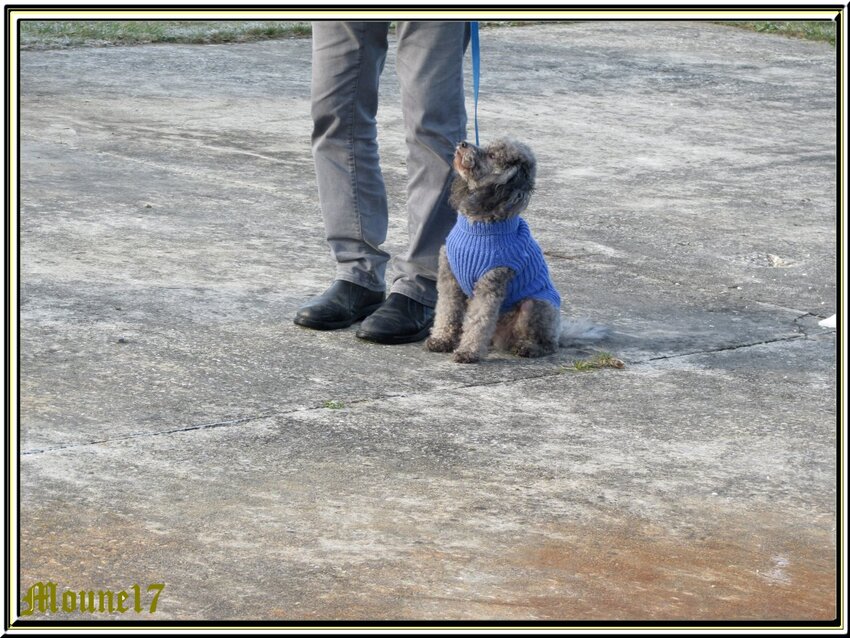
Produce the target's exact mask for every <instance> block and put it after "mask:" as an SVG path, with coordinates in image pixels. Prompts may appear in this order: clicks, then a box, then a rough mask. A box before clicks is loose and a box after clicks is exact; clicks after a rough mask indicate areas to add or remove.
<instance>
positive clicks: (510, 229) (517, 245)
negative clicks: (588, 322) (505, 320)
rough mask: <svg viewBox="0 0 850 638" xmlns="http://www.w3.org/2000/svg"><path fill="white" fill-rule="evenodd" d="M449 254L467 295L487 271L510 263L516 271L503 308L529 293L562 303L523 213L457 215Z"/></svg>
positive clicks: (552, 302)
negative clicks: (488, 217)
mask: <svg viewBox="0 0 850 638" xmlns="http://www.w3.org/2000/svg"><path fill="white" fill-rule="evenodd" d="M446 256H447V257H448V259H449V265H450V266H451V269H452V273H453V274H454V276H455V279H457V281H458V283H459V284H460V287H461V289H462V290H463V292H464V293H465V294H466V296H467V297H471V296H472V293H473V290H474V289H475V283H476V282H477V281H478V279H480V278H481V276H482V275H484V273H486V272H488V271H490V270H493V269H494V268H499V267H502V266H507V267H508V268H510V269H511V270H513V271H514V273H515V275H514V277H513V279H511V281H510V283H509V284H508V290H507V296H506V297H505V302H504V303H503V304H502V308H501V312H505V311H506V310H509V309H510V308H511V307H512V306H514V305H515V304H517V303H518V302H520V301H522V300H523V299H527V298H529V297H531V298H533V299H542V300H544V301H548V302H549V303H551V304H552V305H553V306H555V307H556V308H560V307H561V297H560V295H558V291H557V290H555V286H554V285H553V284H552V280H551V278H550V277H549V268H548V267H547V266H546V261H545V260H544V259H543V251H542V250H541V249H540V246H539V245H538V243H537V242H536V241H534V238H533V237H532V236H531V231H530V230H529V228H528V224H527V223H526V222H525V220H524V219H522V218H521V217H511V218H510V219H506V220H503V221H498V222H473V223H470V222H469V220H467V218H466V217H464V216H463V215H458V216H457V223H456V224H455V226H454V228H452V230H451V232H450V233H449V236H448V237H447V238H446Z"/></svg>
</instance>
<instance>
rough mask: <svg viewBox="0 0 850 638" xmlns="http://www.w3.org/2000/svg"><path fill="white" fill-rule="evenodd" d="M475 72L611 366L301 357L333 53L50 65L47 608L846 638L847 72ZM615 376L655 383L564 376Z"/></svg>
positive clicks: (42, 135) (534, 220)
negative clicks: (52, 603) (319, 101)
mask: <svg viewBox="0 0 850 638" xmlns="http://www.w3.org/2000/svg"><path fill="white" fill-rule="evenodd" d="M532 43H533V46H530V44H532ZM482 48H483V56H484V72H483V78H482V93H481V105H480V118H481V125H482V141H485V142H486V141H487V140H489V139H492V138H494V137H496V136H498V135H502V134H504V133H509V134H510V135H512V136H514V137H516V138H518V139H521V140H524V141H526V142H528V143H529V144H530V145H531V146H532V148H533V149H534V150H535V151H536V153H537V156H538V160H539V169H538V174H539V182H538V189H537V192H536V194H535V196H534V198H533V200H532V206H531V208H530V210H529V211H528V214H527V216H526V217H527V219H528V221H529V223H530V225H531V227H532V230H533V232H534V234H535V236H536V238H537V239H538V241H539V243H540V244H541V245H542V246H543V248H544V250H545V251H546V253H547V254H548V258H549V262H550V267H551V270H552V273H553V278H554V280H555V282H556V283H557V285H558V287H559V289H560V291H561V293H562V296H563V297H564V298H565V300H566V303H565V308H564V310H565V312H566V314H568V315H570V316H575V317H590V318H592V319H593V320H595V321H598V322H601V323H605V324H607V325H609V326H610V327H611V328H612V329H613V330H614V332H615V334H614V336H613V337H612V338H611V339H610V340H609V341H608V342H606V343H603V344H599V345H598V346H597V347H595V348H587V349H584V350H581V349H563V350H561V351H560V352H559V353H558V354H557V355H555V356H552V357H548V358H545V359H541V360H535V361H527V360H520V359H514V358H511V357H508V356H501V355H499V356H492V357H491V358H490V359H489V360H487V361H486V362H484V363H482V364H480V365H478V366H459V365H456V364H453V363H452V362H451V360H450V357H448V356H445V355H436V354H431V353H428V352H425V351H424V349H423V348H422V345H421V344H412V345H406V346H394V347H384V346H377V345H374V344H369V343H366V342H361V341H359V340H357V339H356V338H355V337H354V330H355V328H351V329H347V330H343V331H339V332H329V333H322V332H313V331H309V330H305V329H301V328H298V327H297V326H295V325H293V323H292V316H293V313H294V311H295V309H296V308H297V307H298V305H299V304H301V303H302V302H303V301H304V300H306V299H307V298H309V297H310V296H312V295H314V294H317V293H319V292H321V291H322V290H324V288H325V287H326V286H327V285H328V284H329V283H330V280H329V278H330V276H331V273H332V272H333V266H332V263H331V261H330V258H329V255H328V251H327V248H326V246H325V244H324V240H323V233H322V229H321V222H320V215H319V209H318V203H317V198H316V192H315V179H314V175H313V169H312V160H311V154H310V142H309V137H310V127H311V125H310V116H309V70H310V69H309V67H310V40H309V39H292V40H281V41H274V42H260V43H252V44H234V45H222V46H189V45H186V46H173V45H157V46H144V47H134V48H133V47H130V48H123V47H116V48H105V49H70V50H63V51H40V52H39V51H26V52H23V53H22V54H21V57H20V90H21V102H20V109H21V158H20V159H21V186H20V197H21V210H20V218H19V223H20V245H19V252H18V254H19V258H20V266H21V267H20V284H21V285H20V420H19V425H20V448H21V457H20V498H21V510H20V558H21V581H20V582H21V587H22V588H23V589H26V588H27V587H29V586H30V585H32V584H33V583H36V582H38V581H48V580H49V581H53V582H56V583H58V585H59V587H60V591H61V590H62V589H64V588H67V589H72V590H75V591H80V590H89V589H91V590H98V589H113V590H116V591H117V590H122V589H128V588H129V587H131V586H132V585H133V584H139V585H140V586H141V587H142V588H143V589H144V588H145V587H146V586H147V585H148V584H149V583H164V584H165V589H164V591H163V594H162V596H161V598H160V601H159V607H158V609H157V612H156V614H153V615H150V614H147V615H146V614H144V613H143V614H141V615H137V614H135V612H130V613H126V614H123V615H122V614H117V613H113V614H109V613H104V614H99V615H97V618H104V617H106V618H116V619H121V620H136V619H138V618H142V619H147V618H154V619H157V620H195V619H218V620H228V619H230V620H232V619H260V620H272V621H276V620H281V621H284V620H300V619H306V620H357V619H369V620H429V619H430V620H433V619H446V620H461V621H464V620H499V619H501V620H519V621H529V622H531V621H537V620H556V621H581V620H589V619H603V620H614V619H642V620H646V619H649V620H653V619H655V620H666V619H683V620H692V619H696V620H706V619H709V620H711V619H713V620H760V621H770V620H782V619H804V620H827V619H830V618H833V617H834V615H835V613H836V607H835V576H836V562H835V526H836V518H835V512H836V507H835V505H836V504H835V499H836V386H835V377H836V350H835V346H836V335H835V331H834V330H828V329H825V328H821V327H820V326H819V325H818V320H819V319H821V318H824V317H827V316H829V315H832V314H833V313H834V312H835V311H836V306H835V299H836V278H835V272H836V242H835V232H836V172H835V171H836V144H835V139H836V138H835V130H836V97H835V68H836V54H835V50H834V49H833V48H832V47H830V46H828V45H825V44H821V43H810V42H805V41H798V40H791V39H786V38H783V37H777V36H771V35H765V34H757V33H750V32H745V31H739V30H736V29H732V28H728V27H721V26H717V25H711V24H707V23H688V22H675V23H674V22H586V23H576V24H562V25H554V24H553V25H542V26H536V27H524V28H514V29H510V28H503V29H495V30H486V31H484V32H483V44H482ZM390 49H391V50H390V55H389V60H388V64H387V69H386V71H385V73H384V78H383V84H382V100H381V106H380V112H379V122H380V141H381V152H382V156H383V169H384V176H385V179H386V182H387V187H388V190H389V195H390V201H391V220H390V234H389V238H388V240H387V244H386V247H387V249H388V250H390V251H391V252H398V251H400V250H401V249H403V247H404V245H405V242H406V219H405V213H404V201H405V180H406V167H405V153H406V151H405V146H404V141H403V139H404V134H403V127H402V121H401V112H400V107H399V96H398V84H397V80H396V78H395V75H394V59H395V58H394V54H393V50H392V49H393V43H391V47H390ZM470 107H471V102H470ZM470 112H471V108H470ZM470 130H471V123H470ZM597 350H606V351H609V352H612V353H613V354H614V355H615V356H617V357H619V358H620V359H622V360H623V361H624V362H625V364H626V367H625V368H624V369H623V370H613V369H602V370H596V371H593V372H586V373H578V372H572V371H570V370H569V368H570V366H571V364H572V363H573V362H574V361H575V360H577V359H583V358H586V357H588V356H590V355H592V354H593V353H594V352H595V351H597ZM328 406H330V407H328ZM59 615H60V617H88V616H85V615H83V616H81V615H79V614H69V615H64V614H59ZM38 617H44V616H43V615H38ZM51 617H53V616H51Z"/></svg>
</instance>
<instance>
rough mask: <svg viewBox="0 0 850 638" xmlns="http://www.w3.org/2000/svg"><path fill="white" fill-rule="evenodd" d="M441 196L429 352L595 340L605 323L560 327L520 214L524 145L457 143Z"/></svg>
mask: <svg viewBox="0 0 850 638" xmlns="http://www.w3.org/2000/svg"><path fill="white" fill-rule="evenodd" d="M453 167H454V170H455V173H456V176H455V179H454V181H453V183H452V188H451V195H450V198H449V203H450V204H451V206H452V207H454V208H455V209H456V210H457V211H458V219H457V223H456V224H455V226H454V228H453V229H452V231H451V232H450V233H449V235H448V237H447V238H446V243H445V245H444V246H443V247H442V248H441V250H440V257H439V266H438V272H437V305H436V308H435V316H434V325H433V327H432V329H431V335H430V337H429V338H428V340H427V341H426V343H425V347H426V349H427V350H429V351H431V352H453V353H454V355H453V358H454V361H456V362H457V363H476V362H478V361H480V360H481V359H482V358H483V357H485V356H486V355H487V352H488V350H489V348H490V346H491V345H492V346H493V347H495V348H496V349H498V350H503V351H506V352H510V353H513V354H515V355H518V356H520V357H542V356H546V355H550V354H553V353H554V352H556V351H557V350H558V347H559V345H565V344H566V342H567V341H576V342H582V341H591V340H598V339H599V338H602V337H604V336H605V334H606V332H607V331H606V329H604V328H602V327H598V326H594V325H592V324H581V325H579V324H572V325H571V326H570V331H569V334H565V333H564V332H563V331H562V326H561V314H560V305H561V297H560V294H559V293H558V291H557V289H556V288H555V285H554V284H553V282H552V279H551V277H550V276H549V268H548V266H547V264H546V260H545V259H544V257H543V251H542V250H541V248H540V246H539V245H538V244H537V242H536V241H535V240H534V238H533V237H532V236H531V233H530V230H529V228H528V224H527V223H526V222H525V220H524V219H523V218H522V217H520V213H522V212H523V211H524V210H525V209H526V208H527V207H528V204H529V201H530V199H531V194H532V192H533V190H534V180H535V177H536V171H537V162H536V159H535V157H534V154H533V153H532V151H531V149H530V148H529V147H528V146H527V145H525V144H523V143H521V142H517V141H515V140H512V139H508V138H503V139H499V140H496V141H494V142H492V143H491V144H489V145H487V146H486V147H478V146H475V145H474V144H471V143H469V142H461V143H460V144H458V145H457V147H456V149H455V155H454V160H453Z"/></svg>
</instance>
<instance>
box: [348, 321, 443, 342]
mask: <svg viewBox="0 0 850 638" xmlns="http://www.w3.org/2000/svg"><path fill="white" fill-rule="evenodd" d="M431 325H432V324H428V325H427V326H425V327H424V328H422V330H420V331H419V332H417V333H415V334H412V335H386V334H380V333H378V334H375V333H370V332H364V331H363V330H358V331H357V333H356V336H357V338H358V339H363V340H364V341H371V342H373V343H381V344H384V345H398V344H402V343H415V342H417V341H422V340H423V339H425V338H426V337H427V336H428V334H429V333H430V332H431Z"/></svg>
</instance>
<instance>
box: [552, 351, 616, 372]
mask: <svg viewBox="0 0 850 638" xmlns="http://www.w3.org/2000/svg"><path fill="white" fill-rule="evenodd" d="M625 367H626V364H625V363H623V362H622V361H621V360H620V359H618V358H616V357H615V356H614V355H612V354H611V353H610V352H600V353H599V354H597V355H595V356H593V357H591V358H590V359H581V360H579V361H574V362H573V365H572V366H571V367H569V368H566V370H569V371H570V372H589V371H590V370H598V369H600V368H616V369H618V370H622V369H623V368H625Z"/></svg>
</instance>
